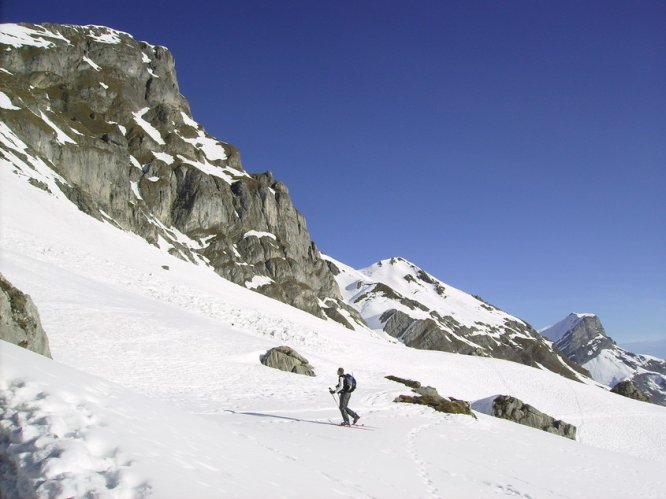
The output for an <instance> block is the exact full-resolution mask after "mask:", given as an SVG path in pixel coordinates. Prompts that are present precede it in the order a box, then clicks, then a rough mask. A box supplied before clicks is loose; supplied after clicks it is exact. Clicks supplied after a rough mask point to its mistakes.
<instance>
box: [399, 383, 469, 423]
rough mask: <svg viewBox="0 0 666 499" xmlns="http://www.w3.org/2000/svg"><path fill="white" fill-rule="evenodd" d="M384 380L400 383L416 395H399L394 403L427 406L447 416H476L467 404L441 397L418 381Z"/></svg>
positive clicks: (434, 390) (430, 387)
mask: <svg viewBox="0 0 666 499" xmlns="http://www.w3.org/2000/svg"><path fill="white" fill-rule="evenodd" d="M386 379H388V380H391V381H395V382H397V383H401V384H403V385H405V386H408V387H409V388H411V389H412V391H413V392H414V393H416V394H417V396H416V397H414V396H411V395H399V396H398V397H397V398H396V399H395V400H394V402H403V403H406V404H417V405H427V406H428V407H431V408H433V409H435V410H436V411H437V412H445V413H448V414H466V415H468V416H472V417H473V418H474V419H477V418H476V415H475V414H474V413H473V412H472V408H471V406H470V404H469V402H466V401H464V400H458V399H455V398H453V397H448V398H446V397H442V396H441V395H440V394H439V393H438V392H437V389H436V388H434V387H432V386H421V383H420V382H419V381H414V380H411V379H404V378H399V377H397V376H386Z"/></svg>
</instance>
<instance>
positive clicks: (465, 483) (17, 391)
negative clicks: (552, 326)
mask: <svg viewBox="0 0 666 499" xmlns="http://www.w3.org/2000/svg"><path fill="white" fill-rule="evenodd" d="M12 170H13V168H12V167H11V165H10V164H9V163H7V162H6V161H3V160H0V181H1V182H0V185H1V193H0V194H1V196H0V200H1V201H0V203H1V205H0V226H1V227H2V231H1V233H0V251H1V258H0V271H1V272H2V273H3V274H4V275H5V276H6V277H7V278H8V279H9V280H10V281H11V282H13V284H14V285H15V286H17V287H18V288H19V289H21V290H22V291H24V292H26V293H28V294H30V295H31V296H32V298H33V300H34V301H35V303H36V305H37V307H38V308H39V311H40V314H41V319H42V322H43V325H44V328H45V330H46V331H47V333H48V335H49V340H50V345H51V351H52V354H53V357H54V360H49V359H47V358H44V357H40V356H38V355H35V354H32V353H30V352H28V351H25V350H23V349H20V348H18V347H15V346H13V345H10V344H8V343H4V342H0V411H1V412H2V417H1V420H0V421H1V422H0V496H2V497H8V498H13V497H113V498H115V497H144V496H151V495H152V496H154V497H160V498H172V497H173V498H183V497H191V498H209V497H210V498H213V497H234V498H236V497H323V498H327V497H379V498H407V497H455V498H458V497H496V496H498V495H499V496H502V495H512V496H520V497H539V498H543V497H558V498H561V497H584V498H589V497H604V498H607V497H663V495H664V490H666V478H664V475H663V470H664V465H665V463H666V452H665V451H666V408H664V407H659V406H655V405H651V404H645V403H640V402H636V401H633V400H629V399H626V398H624V397H621V396H618V395H615V394H612V393H609V392H608V391H606V390H604V389H602V388H599V387H598V386H594V385H588V384H584V383H577V382H573V381H569V380H567V379H565V378H562V377H560V376H557V375H555V374H553V373H551V372H548V371H543V370H539V369H533V368H530V367H526V366H524V365H521V364H517V363H511V362H506V361H501V360H495V359H488V358H478V357H469V356H461V355H455V354H449V353H444V352H434V351H422V350H413V349H409V348H406V347H405V346H403V345H400V344H395V342H390V341H388V340H387V339H386V338H385V337H383V336H382V335H381V334H379V333H376V332H373V331H370V330H367V331H349V330H347V329H345V328H343V327H341V326H339V325H337V324H336V323H334V322H325V321H322V320H319V319H317V318H315V317H313V316H310V315H308V314H306V313H304V312H301V311H299V310H296V309H294V308H291V307H289V306H287V305H284V304H281V303H278V302H276V301H273V300H270V299H268V298H266V297H264V296H262V295H259V294H257V293H254V292H252V291H250V290H246V289H244V288H241V287H239V286H236V285H234V284H231V283H230V282H228V281H225V280H224V279H222V278H220V277H218V276H217V275H216V274H215V273H214V272H213V271H212V270H211V269H210V268H207V267H205V266H196V265H193V264H190V263H187V262H185V261H182V260H179V259H176V258H174V257H172V256H170V255H169V254H168V253H166V252H164V251H162V250H160V249H159V248H157V247H153V246H150V245H148V244H146V243H145V241H143V240H142V239H140V238H139V237H138V236H135V235H131V234H128V233H124V232H121V231H119V230H118V229H116V228H115V227H114V226H113V225H112V223H111V222H109V223H108V224H105V223H102V222H99V221H96V220H94V219H92V218H90V217H87V216H85V215H84V214H82V213H81V212H79V211H77V209H76V208H75V207H74V206H73V205H71V204H70V203H69V202H66V201H64V200H62V199H58V198H56V197H55V196H52V195H50V194H48V193H47V192H45V191H41V190H39V189H37V188H35V187H33V186H30V185H29V184H28V183H27V182H25V181H24V179H21V178H19V176H18V175H17V174H14V173H12ZM283 344H286V345H289V346H291V347H293V348H295V349H296V350H297V351H298V352H299V353H300V354H302V355H303V356H305V357H306V358H307V359H308V360H309V361H310V363H311V364H312V365H313V366H314V367H315V370H316V372H317V376H316V377H306V376H299V375H296V374H291V373H285V372H281V371H277V370H274V369H270V368H267V367H264V366H262V365H261V364H260V363H259V356H260V355H261V354H262V353H264V352H265V351H266V350H267V349H268V348H271V347H273V346H278V345H283ZM339 366H343V367H345V368H346V369H347V370H348V371H352V372H354V374H355V376H356V378H357V380H358V383H359V388H358V389H357V391H356V392H355V393H354V395H353V396H352V399H351V404H350V405H351V407H352V408H353V409H355V410H356V411H357V412H359V413H360V414H361V417H362V419H361V422H364V423H365V424H366V426H364V427H361V428H350V429H347V428H339V427H336V426H334V425H332V424H330V423H331V422H332V423H337V422H338V421H339V420H340V416H339V413H338V411H337V408H336V404H335V401H334V400H333V398H332V396H331V395H330V394H329V393H328V391H327V387H328V386H331V385H333V384H334V383H335V381H336V380H335V371H336V369H337V368H338V367H339ZM389 374H393V375H397V376H401V377H405V378H411V379H415V380H419V381H421V382H422V383H424V384H427V385H432V386H434V387H436V388H437V389H438V391H439V392H440V393H441V394H443V395H446V396H454V397H456V398H460V399H464V400H469V401H471V402H475V401H478V400H483V399H486V398H487V397H490V396H492V395H496V394H509V395H513V396H515V397H518V398H520V399H522V400H524V401H525V402H527V403H529V404H532V405H533V406H535V407H536V408H538V409H540V410H542V411H544V412H546V413H548V414H550V415H552V416H554V417H556V418H560V419H563V420H564V421H566V422H569V423H572V424H574V425H576V426H577V427H578V440H577V441H571V440H567V439H565V438H562V437H558V436H554V435H551V434H548V433H545V432H541V431H538V430H534V429H531V428H527V427H523V426H519V425H516V424H514V423H511V422H508V421H504V420H499V419H495V418H493V417H490V416H487V415H485V414H481V413H479V414H478V420H475V419H473V418H471V417H469V416H457V415H456V416H454V415H445V414H441V413H436V412H434V411H432V410H431V409H429V408H426V407H423V406H413V405H405V404H396V403H394V402H393V400H394V399H395V398H396V397H397V396H398V395H399V394H401V393H408V389H407V388H406V387H404V386H402V385H398V384H396V383H393V382H390V381H388V380H386V379H384V376H386V375H389Z"/></svg>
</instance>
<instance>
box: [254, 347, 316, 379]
mask: <svg viewBox="0 0 666 499" xmlns="http://www.w3.org/2000/svg"><path fill="white" fill-rule="evenodd" d="M259 360H260V361H261V363H262V364H263V365H265V366H268V367H272V368H274V369H279V370H281V371H286V372H288V373H296V374H304V375H306V376H316V374H315V372H314V368H313V367H312V366H311V365H310V363H309V362H308V359H306V358H305V357H303V356H302V355H300V354H299V353H298V352H296V350H294V349H293V348H291V347H288V346H280V347H275V348H271V349H270V350H269V351H267V352H266V353H265V354H264V355H262V356H261V357H260V359H259Z"/></svg>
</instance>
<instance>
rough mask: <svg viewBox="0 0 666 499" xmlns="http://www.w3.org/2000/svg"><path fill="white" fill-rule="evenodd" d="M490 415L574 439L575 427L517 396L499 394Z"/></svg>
mask: <svg viewBox="0 0 666 499" xmlns="http://www.w3.org/2000/svg"><path fill="white" fill-rule="evenodd" d="M492 415H493V416H495V417H498V418H503V419H508V420H509V421H513V422H515V423H519V424H522V425H525V426H530V427H532V428H537V429H539V430H543V431H547V432H548V433H554V434H555V435H560V436H563V437H566V438H570V439H571V440H576V427H575V426H574V425H571V424H568V423H565V422H564V421H561V420H559V419H555V418H553V417H551V416H548V415H547V414H544V413H543V412H541V411H539V410H537V409H535V408H534V407H532V406H531V405H529V404H525V403H524V402H522V401H521V400H518V399H517V398H514V397H511V396H508V395H500V396H498V397H497V398H495V400H494V401H493V404H492Z"/></svg>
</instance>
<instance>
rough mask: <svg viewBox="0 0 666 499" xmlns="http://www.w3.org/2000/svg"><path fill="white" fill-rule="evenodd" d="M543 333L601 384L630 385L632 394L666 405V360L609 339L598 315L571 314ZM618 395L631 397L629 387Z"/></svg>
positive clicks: (613, 385) (609, 385)
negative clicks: (624, 347) (638, 351)
mask: <svg viewBox="0 0 666 499" xmlns="http://www.w3.org/2000/svg"><path fill="white" fill-rule="evenodd" d="M539 332H540V333H541V334H542V335H543V336H544V337H546V338H548V339H549V340H551V341H553V342H555V344H556V345H557V347H558V348H559V349H560V350H562V352H564V353H565V354H566V355H567V356H568V357H569V359H571V360H572V361H574V362H576V363H578V364H580V365H581V366H582V367H584V368H585V369H587V370H588V371H589V372H590V374H591V375H592V378H593V379H595V380H596V381H598V382H599V383H603V384H604V385H607V386H608V387H610V388H614V387H616V386H617V385H618V384H620V383H621V382H625V381H630V382H631V389H632V391H633V390H638V391H639V392H640V393H642V394H643V395H644V396H645V398H647V400H648V401H650V402H652V403H654V404H659V405H666V360H663V359H658V358H657V357H652V356H649V355H639V354H635V353H631V352H628V351H626V350H624V349H623V348H620V347H619V346H617V344H616V343H615V341H613V339H612V338H609V337H608V336H607V335H606V331H605V329H604V327H603V325H602V324H601V320H600V319H599V317H597V316H596V315H594V314H569V315H568V316H567V317H565V318H564V319H563V320H561V321H560V322H558V323H557V324H554V325H552V326H549V327H547V328H544V329H542V330H541V331H539ZM615 391H616V392H618V393H622V394H625V395H627V393H628V392H627V389H626V384H625V385H623V386H620V387H618V388H617V390H615ZM627 396H629V395H627ZM631 396H632V398H640V397H636V396H634V395H631Z"/></svg>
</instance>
